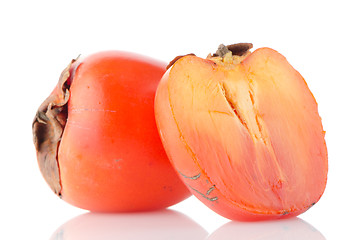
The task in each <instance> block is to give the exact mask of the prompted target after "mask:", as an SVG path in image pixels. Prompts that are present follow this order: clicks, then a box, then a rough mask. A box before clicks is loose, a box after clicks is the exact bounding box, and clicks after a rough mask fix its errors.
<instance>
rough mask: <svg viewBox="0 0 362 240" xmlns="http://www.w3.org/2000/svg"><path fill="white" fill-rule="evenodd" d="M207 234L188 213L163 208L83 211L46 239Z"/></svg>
mask: <svg viewBox="0 0 362 240" xmlns="http://www.w3.org/2000/svg"><path fill="white" fill-rule="evenodd" d="M207 235H208V233H207V232H206V230H204V229H203V228H202V227H201V226H200V225H199V224H198V223H196V222H194V221H193V220H192V219H190V218H189V217H187V216H185V215H184V214H181V213H179V212H177V211H173V210H169V209H167V210H162V211H157V212H147V213H132V214H103V213H86V214H83V215H80V216H78V217H75V218H73V219H71V220H69V221H68V222H66V223H65V224H63V225H62V226H60V227H59V228H58V229H57V230H56V231H55V233H54V234H53V235H52V237H51V238H50V240H83V239H84V240H93V239H97V240H98V239H105V240H114V239H117V240H119V239H127V240H140V239H142V240H144V239H147V240H153V239H158V240H159V239H172V240H178V239H180V240H181V239H182V240H184V239H188V240H193V239H194V240H200V239H205V238H206V237H207Z"/></svg>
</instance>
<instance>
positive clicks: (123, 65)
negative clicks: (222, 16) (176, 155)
mask: <svg viewBox="0 0 362 240" xmlns="http://www.w3.org/2000/svg"><path fill="white" fill-rule="evenodd" d="M165 66H166V64H164V63H163V62H160V61H157V60H155V59H152V58H148V57H145V56H142V55H138V54H133V53H127V52H121V51H105V52H99V53H95V54H93V55H90V56H88V57H86V58H84V59H82V60H80V59H77V60H73V61H72V63H71V64H70V65H69V66H68V67H67V68H66V69H65V70H64V71H63V73H62V75H61V77H60V80H59V82H58V85H57V87H56V88H55V90H54V91H53V92H52V94H51V95H50V96H49V97H48V98H47V99H46V100H45V101H44V103H43V104H42V105H41V106H40V108H39V110H38V111H37V114H36V117H35V119H34V122H33V134H34V143H35V147H36V150H37V157H38V163H39V167H40V170H41V172H42V174H43V176H44V178H45V180H46V181H47V183H48V184H49V186H50V187H51V189H52V190H53V191H54V192H55V193H56V194H57V195H58V196H60V197H61V198H62V199H63V200H65V201H66V202H68V203H70V204H72V205H74V206H77V207H80V208H83V209H87V210H91V211H97V212H125V211H145V210H155V209H160V208H165V207H168V206H171V205H173V204H175V203H178V202H179V201H181V200H183V199H185V198H187V197H188V196H190V195H191V194H190V193H189V190H188V189H187V188H186V187H185V186H184V184H183V183H182V181H181V180H180V179H179V177H178V176H177V174H176V172H175V170H174V169H173V167H172V165H171V164H170V162H169V160H168V158H167V155H166V153H165V151H164V149H163V146H162V143H161V140H160V137H159V135H158V132H157V127H156V122H155V118H154V108H153V106H154V97H155V92H156V89H157V85H158V83H159V81H160V79H161V77H162V75H163V73H164V72H165Z"/></svg>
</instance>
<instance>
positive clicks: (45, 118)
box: [33, 59, 76, 197]
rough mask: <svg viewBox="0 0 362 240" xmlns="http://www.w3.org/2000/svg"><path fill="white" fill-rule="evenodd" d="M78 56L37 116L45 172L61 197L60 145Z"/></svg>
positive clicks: (35, 134) (36, 139)
mask: <svg viewBox="0 0 362 240" xmlns="http://www.w3.org/2000/svg"><path fill="white" fill-rule="evenodd" d="M75 63H76V59H73V60H72V61H71V63H70V64H69V65H68V66H67V67H66V68H65V69H64V70H63V72H62V74H61V75H60V78H59V82H58V84H57V86H56V88H55V90H54V91H53V92H52V93H51V95H50V96H49V97H48V98H47V99H46V100H45V101H44V102H43V103H42V104H41V105H40V107H39V109H38V110H37V113H36V115H35V118H34V120H33V141H34V145H35V148H36V152H37V159H38V164H39V168H40V171H41V173H42V174H43V176H44V178H45V180H46V182H47V183H48V184H49V186H50V187H51V189H52V190H53V191H54V193H55V194H57V195H58V196H59V197H61V181H60V173H59V165H58V147H59V143H60V140H61V138H62V135H63V131H64V127H65V124H66V121H67V116H68V107H67V103H68V100H69V87H70V85H69V81H68V80H70V78H71V77H72V74H71V69H74V68H75V65H76V64H75Z"/></svg>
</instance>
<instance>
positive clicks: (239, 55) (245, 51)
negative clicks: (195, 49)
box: [207, 43, 253, 64]
mask: <svg viewBox="0 0 362 240" xmlns="http://www.w3.org/2000/svg"><path fill="white" fill-rule="evenodd" d="M252 47H253V44H251V43H237V44H232V45H227V46H225V45H224V44H220V45H219V47H218V49H217V51H216V53H214V54H212V55H211V54H209V56H207V59H210V60H212V61H214V62H216V63H218V64H239V63H241V62H242V61H243V60H244V59H245V58H246V57H247V56H248V55H249V54H250V49H251V48H252Z"/></svg>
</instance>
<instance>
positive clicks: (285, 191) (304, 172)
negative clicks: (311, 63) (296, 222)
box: [155, 48, 328, 221]
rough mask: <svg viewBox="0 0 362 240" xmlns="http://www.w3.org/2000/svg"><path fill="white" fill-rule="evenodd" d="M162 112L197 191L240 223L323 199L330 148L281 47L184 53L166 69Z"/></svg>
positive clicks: (179, 161) (160, 118) (158, 107)
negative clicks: (218, 54) (232, 54)
mask: <svg viewBox="0 0 362 240" xmlns="http://www.w3.org/2000/svg"><path fill="white" fill-rule="evenodd" d="M155 116H156V123H157V126H158V129H159V133H160V136H161V140H162V142H163V145H164V147H165V150H166V152H167V154H168V156H169V159H170V160H171V162H172V164H173V165H174V167H175V169H176V170H177V171H178V173H179V175H180V177H181V179H183V181H184V183H185V184H186V185H187V186H188V188H189V189H190V191H191V192H192V193H193V194H194V195H195V196H196V197H197V198H198V199H199V200H201V201H202V202H203V203H204V204H205V205H206V206H208V207H209V208H210V209H212V210H214V211H215V212H216V213H218V214H220V215H222V216H224V217H226V218H229V219H232V220H241V221H254V220H268V219H278V218H287V217H293V216H297V215H299V214H301V213H303V212H305V211H306V210H308V209H309V208H310V207H311V206H313V205H314V204H315V203H316V202H317V201H318V200H319V199H320V197H321V196H322V194H323V192H324V189H325V186H326V180H327V171H328V162H327V149H326V144H325V140H324V131H323V128H322V124H321V118H320V117H319V115H318V109H317V104H316V101H315V99H314V97H313V95H312V93H311V92H310V90H309V89H308V86H307V84H306V83H305V81H304V79H303V78H302V76H301V75H300V74H299V73H298V72H297V71H296V70H295V69H294V68H293V67H292V66H291V65H290V64H289V63H288V62H287V60H286V59H285V58H284V57H283V56H282V55H281V54H279V53H278V52H276V51H274V50H272V49H269V48H261V49H257V50H255V51H254V52H253V53H250V54H247V55H246V56H244V57H243V58H241V59H239V60H235V59H220V58H219V59H217V58H210V57H209V58H208V59H202V58H198V57H196V56H185V57H182V58H180V59H178V60H177V61H176V62H175V63H174V65H173V66H172V67H171V68H170V69H169V70H168V71H167V72H166V73H165V74H164V76H163V78H162V80H161V82H160V84H159V86H158V89H157V92H156V98H155Z"/></svg>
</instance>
